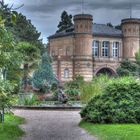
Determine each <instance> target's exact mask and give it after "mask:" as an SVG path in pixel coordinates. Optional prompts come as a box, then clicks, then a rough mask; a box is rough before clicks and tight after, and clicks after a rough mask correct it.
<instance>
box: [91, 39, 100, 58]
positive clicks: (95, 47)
mask: <svg viewBox="0 0 140 140" xmlns="http://www.w3.org/2000/svg"><path fill="white" fill-rule="evenodd" d="M92 54H93V56H94V57H97V56H99V41H97V40H94V41H93V43H92Z"/></svg>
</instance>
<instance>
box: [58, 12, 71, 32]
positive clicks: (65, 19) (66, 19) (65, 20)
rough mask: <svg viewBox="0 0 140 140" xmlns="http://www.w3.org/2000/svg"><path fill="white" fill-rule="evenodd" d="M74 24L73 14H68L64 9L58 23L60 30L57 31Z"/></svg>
mask: <svg viewBox="0 0 140 140" xmlns="http://www.w3.org/2000/svg"><path fill="white" fill-rule="evenodd" d="M72 25H73V23H72V15H68V13H67V12H66V11H63V12H62V14H61V21H60V22H59V24H58V26H57V27H58V30H57V31H56V32H57V33H59V32H62V31H64V30H65V29H67V28H69V27H71V26H72Z"/></svg>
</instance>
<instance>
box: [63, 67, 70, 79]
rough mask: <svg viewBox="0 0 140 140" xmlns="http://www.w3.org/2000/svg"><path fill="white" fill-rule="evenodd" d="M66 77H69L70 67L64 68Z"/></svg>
mask: <svg viewBox="0 0 140 140" xmlns="http://www.w3.org/2000/svg"><path fill="white" fill-rule="evenodd" d="M64 78H69V69H68V68H66V69H64Z"/></svg>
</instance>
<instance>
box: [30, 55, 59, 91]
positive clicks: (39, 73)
mask: <svg viewBox="0 0 140 140" xmlns="http://www.w3.org/2000/svg"><path fill="white" fill-rule="evenodd" d="M51 63H52V60H51V58H50V56H49V55H48V54H47V53H44V54H43V56H42V61H41V64H40V65H39V68H38V69H37V70H36V71H35V72H34V74H33V79H32V84H33V87H34V88H37V89H38V90H39V91H40V92H43V93H45V92H48V91H49V89H50V87H51V85H52V84H53V83H56V82H57V81H56V79H55V76H54V74H53V70H52V66H51Z"/></svg>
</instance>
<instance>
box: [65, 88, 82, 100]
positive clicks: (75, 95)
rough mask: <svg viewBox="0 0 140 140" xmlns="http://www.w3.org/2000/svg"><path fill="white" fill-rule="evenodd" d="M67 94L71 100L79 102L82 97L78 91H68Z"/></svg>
mask: <svg viewBox="0 0 140 140" xmlns="http://www.w3.org/2000/svg"><path fill="white" fill-rule="evenodd" d="M65 93H66V95H67V97H68V99H69V100H78V99H79V96H80V91H79V90H78V89H75V88H73V89H66V90H65Z"/></svg>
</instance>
